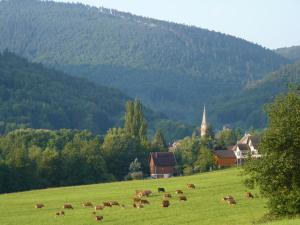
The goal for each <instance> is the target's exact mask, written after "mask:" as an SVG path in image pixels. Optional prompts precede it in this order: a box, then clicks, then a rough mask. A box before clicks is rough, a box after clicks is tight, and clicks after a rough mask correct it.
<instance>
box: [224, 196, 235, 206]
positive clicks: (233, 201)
mask: <svg viewBox="0 0 300 225" xmlns="http://www.w3.org/2000/svg"><path fill="white" fill-rule="evenodd" d="M226 201H227V203H228V204H229V205H235V204H236V201H235V200H234V199H233V198H230V199H227V200H226Z"/></svg>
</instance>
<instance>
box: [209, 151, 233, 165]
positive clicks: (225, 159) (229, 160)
mask: <svg viewBox="0 0 300 225" xmlns="http://www.w3.org/2000/svg"><path fill="white" fill-rule="evenodd" d="M213 154H214V157H215V161H216V164H217V165H218V166H219V167H229V166H234V165H236V156H235V154H234V152H233V151H230V150H216V151H214V152H213Z"/></svg>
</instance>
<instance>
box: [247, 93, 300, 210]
mask: <svg viewBox="0 0 300 225" xmlns="http://www.w3.org/2000/svg"><path fill="white" fill-rule="evenodd" d="M267 112H268V116H269V126H268V128H267V130H266V132H265V134H264V137H263V139H262V143H261V145H260V147H259V150H260V152H261V154H262V155H263V157H262V158H261V159H260V160H250V162H249V163H248V165H247V166H246V168H245V169H246V170H245V171H246V173H247V174H248V175H250V178H249V179H248V181H247V183H248V184H257V185H258V187H259V188H260V191H261V193H262V195H263V196H264V197H266V198H267V200H268V208H269V210H270V213H271V214H274V215H277V216H279V215H299V214H300V161H299V158H300V149H299V146H300V117H299V115H300V95H299V93H298V94H297V93H292V92H291V93H288V94H287V95H285V96H280V97H278V98H276V100H275V101H274V102H273V103H272V104H270V105H269V106H268V107H267Z"/></svg>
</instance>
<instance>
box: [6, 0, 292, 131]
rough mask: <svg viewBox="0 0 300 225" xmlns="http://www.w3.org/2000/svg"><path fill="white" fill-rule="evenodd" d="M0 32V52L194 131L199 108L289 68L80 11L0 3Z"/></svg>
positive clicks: (264, 56) (151, 24)
mask: <svg viewBox="0 0 300 225" xmlns="http://www.w3.org/2000/svg"><path fill="white" fill-rule="evenodd" d="M0 30H1V36H0V49H5V48H8V49H9V50H10V51H13V52H16V53H18V54H20V55H22V56H25V57H26V58H29V59H30V60H33V61H35V62H42V63H45V64H47V65H48V66H52V67H55V68H57V69H62V70H64V71H66V72H68V73H70V74H73V75H77V76H85V77H87V78H89V79H91V80H93V81H96V82H98V83H100V84H102V85H107V86H111V87H116V88H118V89H120V90H122V91H124V92H125V93H126V94H128V95H129V96H131V97H134V98H135V97H138V98H140V99H141V100H142V101H143V103H145V104H146V105H147V106H150V107H151V108H152V109H154V110H157V111H161V112H163V113H164V114H166V115H167V116H169V117H170V118H175V119H179V120H183V121H187V122H190V123H193V124H196V123H197V124H199V123H200V117H201V109H202V107H203V104H207V105H210V107H208V110H209V113H215V112H216V108H214V107H215V105H217V104H214V103H216V101H218V99H220V97H222V96H226V99H229V98H232V97H234V96H235V95H236V93H235V92H234V91H232V90H236V89H237V87H238V88H240V89H243V88H244V87H245V85H246V84H247V83H249V82H251V81H255V80H258V79H261V78H263V76H264V74H265V73H267V72H271V71H273V70H276V69H279V68H280V66H281V65H283V64H286V63H288V62H289V60H288V59H286V58H284V57H281V56H279V55H277V54H275V53H274V52H273V51H271V50H268V49H265V48H263V47H261V46H259V45H256V44H253V43H250V42H247V41H245V40H242V39H239V38H235V37H233V36H230V35H225V34H221V33H218V32H213V31H209V30H205V29H200V28H197V27H193V26H185V25H180V24H175V23H169V22H164V21H159V20H154V19H149V18H143V17H139V16H134V15H131V14H129V13H122V12H118V11H116V10H110V9H105V8H95V7H89V6H85V5H82V4H65V3H55V2H49V1H43V2H40V1H36V0H25V1H24V0H22V1H21V0H8V1H2V2H0ZM257 107H258V105H257ZM211 120H213V121H212V122H213V123H214V124H215V125H216V126H221V125H222V123H221V122H220V121H219V120H216V119H215V117H211ZM227 120H228V121H229V120H231V119H230V118H224V121H227ZM258 120H259V118H258ZM224 121H222V122H224ZM231 122H232V123H235V121H231ZM257 123H258V122H257V121H256V124H257ZM241 125H242V126H244V127H245V126H246V124H241Z"/></svg>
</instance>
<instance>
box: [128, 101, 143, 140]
mask: <svg viewBox="0 0 300 225" xmlns="http://www.w3.org/2000/svg"><path fill="white" fill-rule="evenodd" d="M124 130H125V132H126V133H127V134H128V135H131V136H133V137H135V138H137V139H138V140H140V141H142V142H143V141H147V122H146V119H145V117H144V114H143V109H142V103H141V102H140V101H139V100H137V99H136V100H135V101H134V102H133V101H128V102H127V103H126V112H125V124H124Z"/></svg>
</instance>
